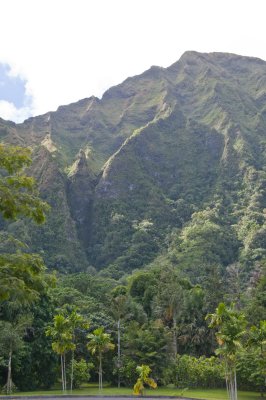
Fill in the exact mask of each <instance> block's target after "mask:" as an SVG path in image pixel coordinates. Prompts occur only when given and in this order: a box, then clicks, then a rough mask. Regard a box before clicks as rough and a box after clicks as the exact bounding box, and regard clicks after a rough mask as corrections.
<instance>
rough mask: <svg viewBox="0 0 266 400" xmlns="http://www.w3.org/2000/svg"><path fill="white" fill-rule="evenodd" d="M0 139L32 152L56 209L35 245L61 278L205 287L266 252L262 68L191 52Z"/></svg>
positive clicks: (265, 87)
mask: <svg viewBox="0 0 266 400" xmlns="http://www.w3.org/2000/svg"><path fill="white" fill-rule="evenodd" d="M0 137H1V140H2V141H4V142H7V143H12V144H17V145H21V146H30V147H31V148H32V150H33V163H32V166H31V169H30V173H31V174H33V175H34V176H35V178H36V179H37V181H38V184H39V189H40V193H41V196H42V197H43V198H44V199H45V200H46V201H48V203H49V204H50V205H51V212H50V213H49V215H48V219H47V223H46V225H44V226H43V227H41V228H40V227H38V228H36V227H35V226H33V225H28V224H25V223H24V222H23V221H15V222H14V223H12V224H10V225H9V226H6V229H8V230H9V231H11V232H13V231H15V232H16V234H17V235H20V236H21V237H23V238H24V240H25V238H26V239H27V240H26V241H27V243H28V245H29V247H30V248H31V249H33V250H35V251H38V252H41V253H42V254H43V255H44V258H45V260H46V263H47V265H48V266H49V267H50V268H56V269H58V270H60V271H62V272H73V271H81V270H86V269H87V268H91V267H94V268H96V269H97V270H102V271H103V272H102V273H103V274H106V275H111V276H113V277H116V278H118V277H120V276H121V275H123V274H125V273H130V272H131V271H132V270H134V269H137V268H142V267H144V266H147V265H149V264H150V263H158V264H162V265H163V264H164V263H173V264H175V265H176V266H177V267H178V268H180V269H181V270H183V271H184V273H185V274H188V275H189V276H190V278H191V279H192V280H195V281H200V280H203V279H204V276H205V275H206V274H207V273H208V271H209V270H210V269H211V270H212V271H214V270H219V271H222V273H225V271H227V270H228V266H230V265H235V264H236V263H237V265H240V266H241V268H242V271H243V273H244V274H245V275H246V279H248V278H250V276H251V274H252V273H253V271H254V270H255V269H256V268H258V267H260V265H261V264H262V262H263V259H264V258H265V248H266V235H265V233H266V229H265V228H266V225H265V209H266V194H265V189H266V167H265V166H266V62H264V61H262V60H260V59H257V58H251V57H242V56H238V55H234V54H226V53H209V54H205V53H197V52H194V51H189V52H186V53H185V54H184V55H183V56H182V57H181V58H180V60H179V61H177V62H176V63H175V64H173V65H171V66H170V67H168V68H160V67H155V66H153V67H151V68H150V69H149V70H148V71H145V72H144V73H143V74H141V75H138V76H135V77H131V78H128V79H126V80H125V81H124V82H123V83H121V84H120V85H118V86H115V87H112V88H110V89H109V90H107V91H106V92H105V93H104V95H103V97H102V99H98V98H96V97H90V98H88V99H83V100H80V101H79V102H77V103H74V104H70V105H68V106H61V107H59V108H58V110H57V111H56V112H49V113H47V114H45V115H42V116H38V117H34V118H30V119H28V120H26V121H25V122H24V123H22V124H15V123H12V122H8V121H4V120H0Z"/></svg>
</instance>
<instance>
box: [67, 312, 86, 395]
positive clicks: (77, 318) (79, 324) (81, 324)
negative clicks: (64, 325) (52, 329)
mask: <svg viewBox="0 0 266 400" xmlns="http://www.w3.org/2000/svg"><path fill="white" fill-rule="evenodd" d="M68 322H69V329H70V331H71V334H72V349H71V351H72V357H71V375H70V390H71V392H72V389H73V379H74V361H75V359H74V352H75V349H76V343H75V337H76V335H75V334H76V330H77V329H87V328H88V327H89V324H88V322H87V321H86V320H85V319H84V318H83V316H82V315H80V314H79V313H78V312H77V310H76V309H75V310H73V311H72V312H71V314H70V315H69V317H68ZM77 365H78V364H77V363H76V366H77ZM80 365H81V364H80Z"/></svg>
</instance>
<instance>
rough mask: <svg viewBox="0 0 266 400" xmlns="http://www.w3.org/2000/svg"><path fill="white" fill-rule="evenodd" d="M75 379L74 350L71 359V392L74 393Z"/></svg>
mask: <svg viewBox="0 0 266 400" xmlns="http://www.w3.org/2000/svg"><path fill="white" fill-rule="evenodd" d="M73 378H74V350H72V358H71V378H70V390H71V392H72V389H73Z"/></svg>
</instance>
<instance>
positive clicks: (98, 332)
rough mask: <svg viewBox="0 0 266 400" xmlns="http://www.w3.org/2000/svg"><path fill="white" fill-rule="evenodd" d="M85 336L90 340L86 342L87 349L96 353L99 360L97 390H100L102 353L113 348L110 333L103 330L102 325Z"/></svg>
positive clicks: (101, 386)
mask: <svg viewBox="0 0 266 400" xmlns="http://www.w3.org/2000/svg"><path fill="white" fill-rule="evenodd" d="M87 338H88V339H89V340H90V341H89V343H88V344H87V347H88V350H89V351H90V352H91V353H92V354H97V357H98V360H99V370H98V372H99V390H101V389H102V388H103V368H102V358H103V353H105V352H107V351H108V350H113V349H114V347H115V346H114V344H113V343H112V342H111V337H110V335H109V334H108V333H105V332H104V328H103V327H100V328H97V329H95V330H94V331H93V333H90V334H88V336H87Z"/></svg>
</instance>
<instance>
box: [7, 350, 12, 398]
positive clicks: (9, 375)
mask: <svg viewBox="0 0 266 400" xmlns="http://www.w3.org/2000/svg"><path fill="white" fill-rule="evenodd" d="M6 392H7V394H10V393H11V392H12V348H10V350H9V354H8V366H7V382H6Z"/></svg>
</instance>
